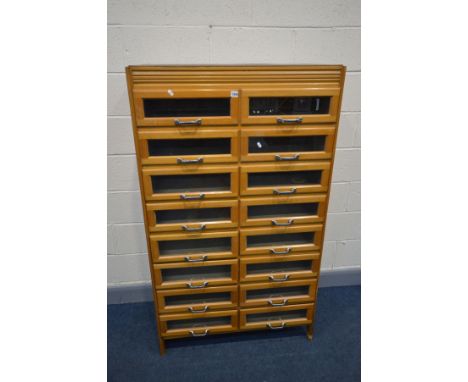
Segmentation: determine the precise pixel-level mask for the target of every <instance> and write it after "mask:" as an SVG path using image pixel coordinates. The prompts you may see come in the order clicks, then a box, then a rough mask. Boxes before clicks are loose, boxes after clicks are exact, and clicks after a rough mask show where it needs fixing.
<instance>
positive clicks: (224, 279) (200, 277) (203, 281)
mask: <svg viewBox="0 0 468 382" xmlns="http://www.w3.org/2000/svg"><path fill="white" fill-rule="evenodd" d="M153 269H154V279H155V284H156V288H157V289H158V290H159V289H171V288H185V289H203V288H206V287H210V286H216V285H230V284H236V283H237V279H238V274H237V271H238V260H237V259H229V260H213V261H203V262H199V263H158V264H153Z"/></svg>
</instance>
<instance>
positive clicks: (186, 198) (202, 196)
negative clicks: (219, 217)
mask: <svg viewBox="0 0 468 382" xmlns="http://www.w3.org/2000/svg"><path fill="white" fill-rule="evenodd" d="M204 197H205V194H198V195H194V196H187V195H185V194H180V198H181V199H184V200H195V199H203V198H204Z"/></svg>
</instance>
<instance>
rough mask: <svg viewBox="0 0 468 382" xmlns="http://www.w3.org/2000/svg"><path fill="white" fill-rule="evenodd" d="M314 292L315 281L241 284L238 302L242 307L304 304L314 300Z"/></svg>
mask: <svg viewBox="0 0 468 382" xmlns="http://www.w3.org/2000/svg"><path fill="white" fill-rule="evenodd" d="M316 290H317V280H316V279H310V280H297V281H284V282H282V283H275V282H269V283H254V284H242V285H241V286H240V295H239V300H240V301H239V302H240V306H242V307H251V306H267V307H279V306H286V305H294V304H304V303H310V302H313V301H314V300H315V293H316Z"/></svg>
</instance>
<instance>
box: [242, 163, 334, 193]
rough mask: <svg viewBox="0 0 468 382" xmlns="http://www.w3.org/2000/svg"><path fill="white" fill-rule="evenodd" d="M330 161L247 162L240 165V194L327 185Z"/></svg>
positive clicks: (315, 188)
mask: <svg viewBox="0 0 468 382" xmlns="http://www.w3.org/2000/svg"><path fill="white" fill-rule="evenodd" d="M329 177H330V162H302V163H294V164H293V163H275V164H246V165H243V166H242V167H241V173H240V193H241V195H275V196H276V195H295V194H300V193H309V192H324V191H326V190H327V189H328V180H329Z"/></svg>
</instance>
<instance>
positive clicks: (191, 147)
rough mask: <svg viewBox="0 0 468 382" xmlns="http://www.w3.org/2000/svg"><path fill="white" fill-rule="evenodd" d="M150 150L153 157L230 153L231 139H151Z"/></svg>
mask: <svg viewBox="0 0 468 382" xmlns="http://www.w3.org/2000/svg"><path fill="white" fill-rule="evenodd" d="M148 152H149V156H151V157H161V156H170V155H213V154H230V153H231V139H230V138H213V139H211V138H209V139H150V140H148Z"/></svg>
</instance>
